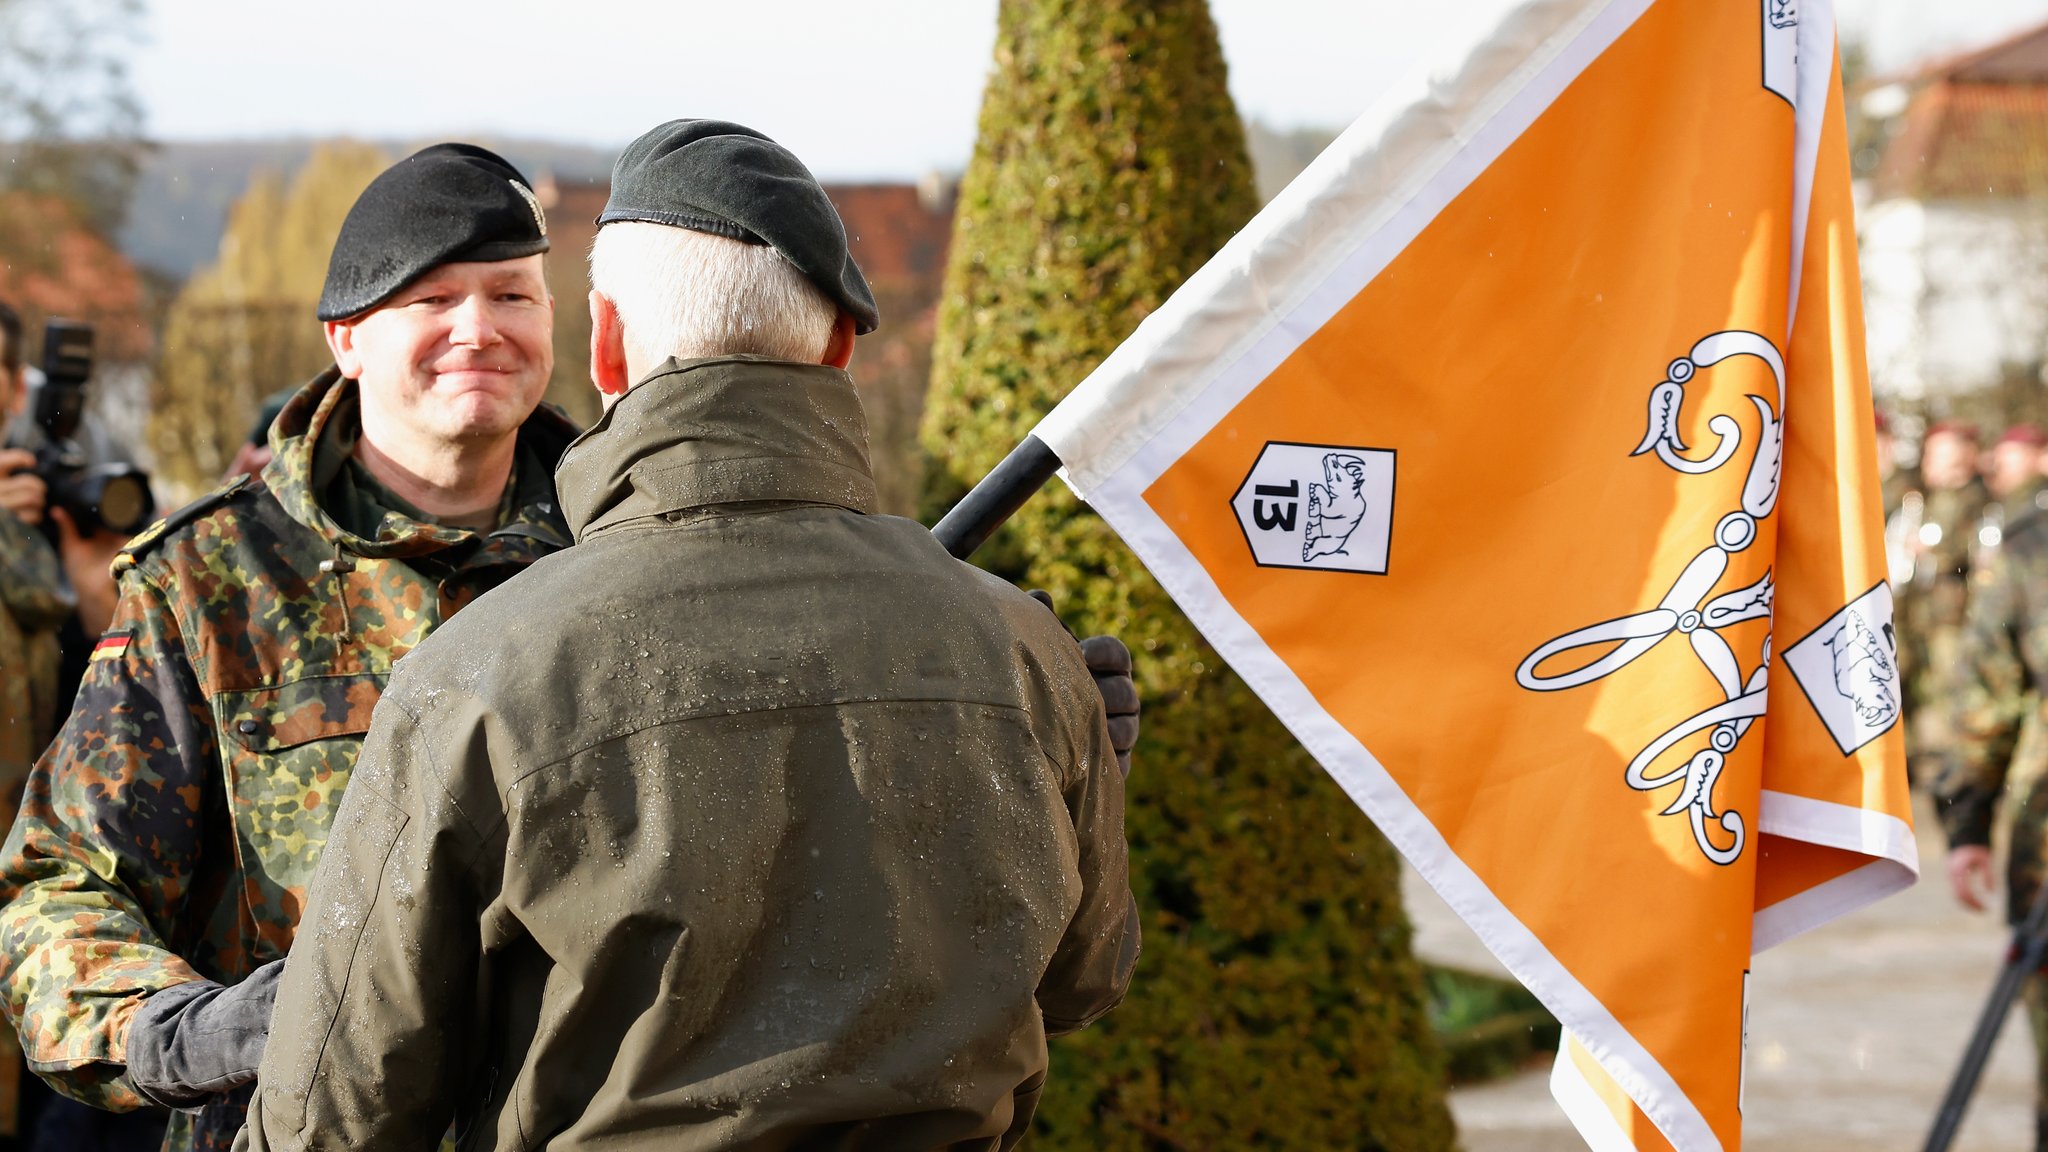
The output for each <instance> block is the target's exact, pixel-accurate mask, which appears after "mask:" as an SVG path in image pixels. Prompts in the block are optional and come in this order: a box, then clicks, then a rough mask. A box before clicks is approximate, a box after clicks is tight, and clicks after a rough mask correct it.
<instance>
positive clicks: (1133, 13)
mask: <svg viewBox="0 0 2048 1152" xmlns="http://www.w3.org/2000/svg"><path fill="white" fill-rule="evenodd" d="M998 20H999V30H998V34H997V40H996V52H995V66H994V70H993V72H992V74H991V76H990V80H989V86H988V89H987V93H986V95H985V96H984V99H983V105H982V110H981V122H980V135H979V140H978V142H977V144H976V146H975V152H974V158H973V161H972V163H971V164H970V166H969V167H968V170H967V172H966V175H965V177H964V179H963V182H962V185H961V189H960V202H959V211H958V217H957V223H956V225H955V233H954V239H953V246H952V250H951V256H950V264H949V267H948V270H947V277H946V287H945V292H944V296H943V299H942V301H941V304H940V313H939V328H938V337H937V347H936V348H935V350H934V363H933V374H932V380H933V384H932V393H931V398H930V403H929V406H928V408H927V413H926V419H925V425H924V440H925V445H926V448H927V451H928V452H929V453H930V456H931V461H930V466H929V469H928V472H927V482H926V489H925V491H926V509H925V510H926V512H927V514H928V515H931V514H935V513H936V512H938V511H941V510H943V508H945V507H946V506H948V505H949V504H950V503H951V502H952V501H953V500H954V499H956V498H957V497H958V496H959V495H960V494H961V493H962V492H964V491H965V490H966V488H967V487H968V486H969V485H971V484H972V483H973V482H974V481H975V480H978V479H979V478H980V477H981V476H983V475H984V474H986V473H987V471H988V470H989V469H990V468H992V467H993V466H994V465H995V463H996V462H997V461H998V460H999V459H1001V458H1002V456H1003V455H1004V453H1006V452H1007V451H1008V450H1009V449H1010V448H1011V447H1013V446H1014V445H1015V444H1016V443H1017V442H1018V441H1019V440H1020V439H1021V438H1022V437H1023V435H1024V434H1025V433H1026V432H1027V431H1028V430H1029V429H1030V427H1031V426H1032V424H1033V423H1035V422H1036V420H1037V419H1038V417H1039V416H1040V415H1041V414H1042V413H1044V412H1045V411H1046V410H1047V409H1049V408H1050V407H1051V406H1052V405H1053V404H1054V403H1055V402H1056V401H1057V400H1058V399H1059V398H1060V397H1061V396H1062V395H1064V394H1065V393H1066V391H1067V390H1068V389H1069V388H1071V387H1072V386H1073V385H1074V384H1075V383H1076V382H1078V381H1079V380H1080V379H1081V378H1082V377H1083V376H1085V375H1086V374H1087V372H1088V371H1089V369H1091V368H1092V367H1093V366H1094V365H1095V364H1096V363H1097V362H1098V361H1100V360H1101V359H1102V358H1103V357H1104V356H1105V355H1106V354H1108V352H1109V351H1110V350H1111V349H1112V348H1114V347H1115V346H1116V345H1117V344H1118V343H1119V342H1120V341H1122V340H1123V338H1124V337H1125V336H1126V335H1128V334H1129V333H1130V331H1131V330H1132V329H1133V328H1135V327H1136V326H1137V324H1138V322H1139V320H1141V319H1142V318H1143V317H1144V316H1145V314H1146V313H1147V312H1149V311H1150V310H1152V309H1153V308H1155V307H1157V306H1158V305H1159V303H1160V302H1161V301H1163V300H1164V299H1165V298H1166V296H1167V295H1168V294H1169V293H1170V292H1171V291H1172V290H1173V289H1174V287H1176V286H1177V285H1179V284H1180V283H1181V281H1182V280H1184V279H1185V278H1186V277H1187V276H1188V275H1189V274H1190V273H1191V272H1193V271H1194V270H1195V269H1196V268H1198V267H1199V266H1200V265H1201V264H1202V263H1203V262H1204V261H1205V260H1207V259H1208V258H1209V256H1210V255H1211V254H1212V253H1214V252H1215V250H1216V249H1217V248H1218V247H1220V246H1221V245H1222V243H1223V242H1224V241H1225V240H1226V239H1227V238H1228V237H1229V236H1230V235H1231V234H1232V232H1234V231H1235V230H1236V229H1237V228H1238V227H1239V226H1241V225H1242V224H1243V223H1244V222H1245V221H1246V220H1247V219H1249V218H1250V217H1251V215H1252V213H1253V211H1254V209H1255V208H1256V202H1255V198H1254V192H1253V184H1252V173H1251V167H1250V163H1249V161H1248V160H1247V157H1246V152H1245V140H1244V132H1243V128H1242V124H1241V121H1240V120H1239V119H1238V116H1237V112H1236V109H1235V107H1234V105H1233V104H1232V102H1231V99H1230V95H1229V92H1228V89H1227V88H1226V87H1225V82H1224V81H1225V69H1224V63H1223V58H1222V52H1221V50H1220V49H1219V47H1218V44H1217V37H1216V29H1215V25H1214V24H1213V23H1212V21H1211V19H1210V16H1209V12H1208V8H1207V5H1206V3H1205V0H1085V2H1084V0H1003V2H1002V5H1001V9H1000V14H999V16H998ZM976 559H977V561H978V562H981V563H984V564H987V565H988V566H989V567H990V568H992V569H994V570H996V571H998V572H1000V573H1002V574H1003V575H1005V576H1007V577H1009V578H1011V579H1013V580H1015V581H1017V582H1018V583H1020V584H1022V585H1024V586H1026V587H1034V588H1044V589H1047V590H1049V591H1050V592H1051V593H1052V594H1053V596H1054V597H1055V598H1056V602H1057V603H1058V604H1059V608H1060V611H1061V614H1062V615H1063V616H1064V617H1065V618H1066V619H1067V620H1068V622H1069V623H1070V624H1071V625H1072V626H1073V627H1074V628H1075V629H1076V630H1077V631H1080V632H1081V633H1082V634H1083V635H1087V634H1089V633H1097V632H1106V633H1111V634H1114V635H1117V636H1120V637H1122V638H1123V639H1124V640H1125V641H1126V642H1127V643H1128V644H1130V646H1131V648H1132V649H1133V651H1134V652H1135V653H1136V654H1137V657H1138V679H1139V684H1140V690H1141V692H1142V693H1143V696H1144V700H1145V708H1146V711H1145V717H1144V735H1143V740H1142V742H1141V744H1140V746H1139V749H1138V752H1137V757H1136V766H1135V767H1134V768H1133V770H1132V774H1131V788H1130V802H1129V815H1128V829H1129V836H1130V842H1131V851H1132V872H1133V883H1134V886H1135V887H1136V890H1137V895H1138V901H1139V903H1140V905H1141V906H1142V907H1143V909H1144V916H1145V925H1144V926H1145V952H1144V958H1143V960H1142V962H1141V963H1140V966H1139V971H1138V979H1137V983H1136V985H1135V987H1134V989H1133V991H1132V993H1131V996H1130V998H1129V999H1128V1000H1127V1001H1126V1002H1125V1003H1124V1004H1123V1006H1122V1007H1120V1008H1119V1009H1118V1010H1117V1011H1116V1012H1114V1013H1112V1014H1111V1015H1110V1017H1109V1018H1108V1019H1107V1020H1106V1021H1104V1022H1103V1023H1100V1024H1097V1025H1096V1026H1094V1027H1093V1028H1091V1029H1089V1030H1088V1031H1086V1032H1084V1033H1081V1034H1080V1035H1077V1036H1074V1037H1070V1038H1067V1039H1063V1040H1060V1041H1058V1042H1056V1043H1055V1044H1054V1045H1053V1071H1052V1078H1051V1084H1050V1087H1049V1088H1048V1090H1047V1093H1046V1095H1045V1098H1044V1101H1043V1103H1042V1105H1041V1107H1040V1110H1039V1114H1038V1115H1039V1118H1038V1124H1037V1131H1036V1134H1035V1137H1034V1139H1033V1142H1032V1143H1033V1146H1034V1147H1037V1148H1049V1149H1090V1150H1095V1149H1109V1150H1122V1149H1154V1148H1244V1147H1260V1148H1276V1149H1292V1148H1298V1149H1317V1150H1322V1149H1333V1148H1362V1149H1389V1150H1398V1152H1433V1150H1437V1149H1448V1148H1450V1147H1452V1145H1453V1143H1454V1141H1453V1135H1452V1126H1451V1121H1450V1117H1449V1114H1448V1112H1447V1111H1446V1109H1445V1107H1444V1103H1443V1087H1442V1083H1443V1073H1442V1068H1441V1058H1440V1055H1439V1053H1438V1049H1437V1046H1436V1042H1435V1040H1434V1038H1433V1036H1432V1034H1431V1031H1430V1028H1429V1024H1428V1020H1427V1018H1426V1015H1425V1011H1424V1007H1423V1005H1424V995H1423V985H1422V977H1421V970H1420V968H1419V967H1418V965H1417V964H1416V962H1415V960H1414V958H1413V955H1412V953H1411V952H1410V949H1409V931H1410V930H1409V926H1408V922H1407V917H1406V914H1405V912H1404V911H1403V909H1402V906H1401V901H1400V892H1399V887H1398V870H1397V863H1396V860H1395V856H1394V853H1393V852H1392V850H1391V849H1390V848H1389V847H1388V846H1387V844H1386V842H1385V841H1384V840H1383V839H1382V838H1381V837H1380V836H1379V834H1378V833H1377V831H1376V830H1375V829H1374V828H1373V827H1372V826H1371V824H1370V823H1369V822H1368V821H1367V820H1366V819H1365V817H1364V816H1363V815H1362V814H1361V813H1360V812H1359V811H1358V809H1357V808H1356V807H1355V806H1353V804H1352V803H1351V801H1350V800H1349V799H1348V798H1347V797H1345V795H1344V794H1343V793H1342V792H1341V791H1340V790H1339V789H1338V788H1337V787H1336V786H1335V784H1334V783H1333V782H1332V781H1331V780H1330V779H1329V777H1328V776H1326V775H1325V774H1324V773H1323V772H1322V770H1321V769H1320V768H1318V767H1317V766H1316V765H1315V763H1314V762H1313V761H1312V760H1311V759H1310V758H1309V757H1308V756H1307V754H1306V753H1304V752H1303V751H1302V750H1301V749H1300V747H1299V746H1298V745H1296V743H1295V742H1294V740H1293V739H1292V738H1291V737H1290V736H1288V734H1287V732H1286V731H1285V730H1284V729H1283V728H1282V727H1281V726H1280V724H1279V723H1278V722H1277V721H1276V720H1274V719H1273V717H1272V715H1271V714H1270V713H1269V712H1268V711H1267V710H1266V708H1265V707H1264V705H1262V704H1261V703H1260V702H1259V701H1258V699H1257V698H1256V697H1255V696H1253V695H1252V693H1251V691H1250V690H1249V689H1247V688H1246V687H1245V686H1244V684H1243V683H1242V682H1241V681H1239V680H1238V679H1237V677H1236V676H1234V675H1232V674H1231V673H1230V672H1229V671H1228V670H1227V669H1226V668H1225V666H1224V664H1223V662H1222V661H1221V660H1220V659H1219V658H1218V657H1217V656H1216V654H1215V652H1214V651H1213V650H1211V649H1210V648H1209V647H1208V646H1207V645H1206V644H1205V643H1203V642H1202V640H1201V639H1200V638H1199V636H1198V635H1197V634H1196V633H1195V631H1194V629H1193V628H1192V627H1191V626H1190V625H1189V624H1188V623H1187V621H1186V620H1185V619H1184V618H1183V617H1182V616H1181V614H1180V613H1179V611H1178V610H1176V609H1175V608H1174V607H1173V605H1172V603H1171V602H1170V601H1169V600H1168V599H1167V598H1166V596H1165V594H1164V593H1162V592H1161V591H1160V589H1159V586H1158V585H1157V584H1156V583H1154V581H1153V580H1152V578H1151V577H1150V576H1149V575H1148V574H1147V573H1146V572H1145V570H1144V568H1143V567H1142V566H1141V565H1139V564H1138V563H1137V561H1136V560H1135V559H1134V558H1133V557H1132V555H1131V554H1130V553H1129V552H1128V551H1126V550H1125V548H1124V547H1123V546H1122V544H1121V543H1119V542H1118V541H1117V539H1116V537H1115V536H1114V534H1113V533H1111V532H1110V531H1109V529H1108V528H1107V527H1106V526H1105V525H1104V524H1103V523H1102V522H1101V521H1100V520H1099V519H1097V518H1096V517H1095V516H1094V515H1093V514H1091V513H1090V512H1088V511H1087V510H1086V509H1084V508H1082V507H1081V506H1080V505H1079V504H1078V503H1077V502H1076V501H1075V500H1074V499H1073V497H1072V495H1071V493H1069V492H1068V491H1067V490H1066V489H1065V488H1064V487H1063V486H1061V485H1059V484H1058V483H1057V482H1055V483H1054V484H1052V485H1050V486H1048V488H1047V489H1046V491H1044V492H1043V493H1041V494H1040V495H1039V496H1038V497H1037V498H1035V499H1034V500H1033V501H1032V502H1031V503H1030V504H1029V505H1028V506H1027V507H1026V508H1025V509H1024V510H1023V511H1022V512H1021V513H1019V515H1018V516H1017V517H1016V518H1015V519H1014V520H1013V521H1012V522H1011V524H1010V525H1009V526H1008V527H1006V529H1005V530H1004V531H1003V532H1002V533H1000V534H999V535H998V536H997V538H996V539H994V540H992V541H991V542H990V543H989V545H988V546H987V547H985V548H984V549H983V552H982V554H980V555H978V556H977V557H976Z"/></svg>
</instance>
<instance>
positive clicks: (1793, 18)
mask: <svg viewBox="0 0 2048 1152" xmlns="http://www.w3.org/2000/svg"><path fill="white" fill-rule="evenodd" d="M1763 5H1764V87H1766V88H1768V89H1770V90H1771V91H1773V92H1776V93H1777V94H1778V95H1780V96H1783V97H1784V98H1785V103H1787V104H1791V105H1793V106H1794V107H1797V106H1798V104H1799V0H1763Z"/></svg>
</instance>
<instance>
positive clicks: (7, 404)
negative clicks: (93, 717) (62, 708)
mask: <svg viewBox="0 0 2048 1152" xmlns="http://www.w3.org/2000/svg"><path fill="white" fill-rule="evenodd" d="M23 361H24V356H23V349H22V331H21V318H20V317H19V316H17V315H16V314H15V312H14V310H13V309H11V308H9V307H7V306H6V305H5V304H0V422H4V421H5V419H6V418H7V416H8V415H10V414H12V413H13V412H14V411H15V410H16V408H17V406H18V403H19V401H20V400H21V398H22V392H23V390H24V389H25V386H26V381H25V376H26V372H27V369H26V367H25V365H24V363H23ZM34 465H35V457H34V456H33V455H32V454H30V453H28V452H23V451H20V450H18V449H0V819H4V820H6V821H7V823H8V826H10V827H12V826H13V824H14V816H15V813H16V811H17V809H18V808H19V807H20V804H21V790H22V786H23V785H24V784H25V783H26V782H27V780H28V773H29V767H30V765H32V764H34V763H35V760H36V757H37V756H40V755H42V751H43V748H44V746H45V745H47V744H48V743H49V742H50V737H51V736H52V735H54V734H55V732H56V723H57V678H58V673H57V661H58V652H57V632H58V629H59V628H60V627H62V626H63V624H64V621H65V620H66V619H68V618H69V617H70V616H71V615H72V613H73V611H74V610H75V609H76V608H77V598H76V597H74V596H73V595H72V592H71V589H70V586H69V585H68V584H66V583H65V580H64V574H63V571H62V570H61V569H60V568H59V567H58V564H57V553H56V552H55V550H53V549H52V548H51V547H50V543H49V541H48V540H46V539H45V538H44V537H43V534H42V532H40V531H39V530H38V528H39V526H40V525H41V524H42V522H43V498H44V494H43V482H42V481H41V480H40V479H38V478H37V477H36V475H35V474H34V473H33V472H32V471H30V470H29V469H32V468H33V467H34ZM25 1068H26V1066H25V1065H24V1064H23V1063H22V1060H21V1048H20V1045H19V1044H18V1043H17V1042H16V1041H15V1038H14V1030H13V1029H12V1028H6V1029H0V1145H5V1144H7V1143H8V1142H10V1141H13V1140H15V1139H16V1138H18V1137H20V1136H22V1135H24V1134H25V1130H26V1127H27V1124H28V1123H29V1122H30V1120H31V1118H30V1117H27V1116H24V1115H23V1111H22V1091H23V1080H22V1073H23V1071H24V1070H25ZM15 1146H16V1147H18V1146H19V1145H18V1144H17V1145H15Z"/></svg>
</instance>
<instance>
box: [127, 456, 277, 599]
mask: <svg viewBox="0 0 2048 1152" xmlns="http://www.w3.org/2000/svg"><path fill="white" fill-rule="evenodd" d="M249 482H250V477H249V476H247V475H242V476H238V477H236V478H235V479H234V481H233V482H231V483H228V484H225V485H222V486H221V487H219V488H216V489H214V490H213V491H211V492H208V493H207V494H206V495H204V496H201V497H200V498H199V499H197V500H194V501H192V502H191V503H190V504H187V505H185V506H184V507H183V508H180V509H178V510H177V511H175V512H172V513H171V514H170V515H168V516H165V517H163V518H162V519H161V520H158V521H157V522H156V523H154V524H152V525H150V526H149V527H148V528H145V529H143V530H142V532H141V533H140V534H139V535H137V536H136V537H135V538H134V539H132V540H130V541H128V543H127V544H126V545H124V546H123V547H122V549H121V552H120V554H119V555H118V556H116V557H115V558H114V571H115V573H116V574H117V575H118V574H119V573H120V572H121V570H122V569H123V568H125V567H134V566H135V565H136V564H137V563H139V562H140V560H141V559H142V557H144V556H146V555H148V554H149V553H150V552H151V551H152V550H154V549H155V548H156V547H157V545H159V544H162V543H163V542H164V541H165V540H167V539H169V538H170V536H171V535H172V534H173V533H175V532H177V531H178V530H179V529H181V528H184V527H186V526H188V525H191V524H195V523H197V522H198V521H200V520H203V519H205V518H206V516H207V515H208V514H209V513H211V512H212V511H213V510H214V509H216V508H219V507H221V506H222V505H224V504H226V503H227V502H228V501H229V500H232V499H233V498H234V497H235V496H236V495H237V494H239V493H241V492H242V491H244V490H245V489H247V488H248V486H249Z"/></svg>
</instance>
